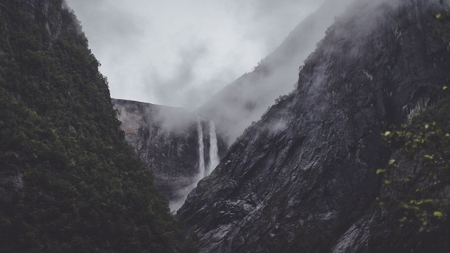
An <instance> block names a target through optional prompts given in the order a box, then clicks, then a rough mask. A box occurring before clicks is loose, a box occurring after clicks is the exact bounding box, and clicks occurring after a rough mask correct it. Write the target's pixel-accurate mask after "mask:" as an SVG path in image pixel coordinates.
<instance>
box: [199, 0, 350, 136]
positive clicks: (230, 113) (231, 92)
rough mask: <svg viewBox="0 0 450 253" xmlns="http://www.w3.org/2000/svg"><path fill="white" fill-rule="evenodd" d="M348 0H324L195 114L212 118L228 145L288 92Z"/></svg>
mask: <svg viewBox="0 0 450 253" xmlns="http://www.w3.org/2000/svg"><path fill="white" fill-rule="evenodd" d="M348 2H350V0H345V1H325V3H324V4H323V5H322V6H321V7H320V8H319V9H318V10H317V11H316V12H314V13H313V14H311V15H310V16H308V17H307V18H306V19H305V20H303V21H302V22H301V23H300V24H298V25H297V27H295V29H294V30H293V31H292V32H291V33H290V34H289V36H288V37H287V38H286V39H285V40H284V41H283V43H282V44H281V45H280V46H279V47H278V48H277V49H276V50H275V51H274V52H273V53H271V54H270V55H269V56H267V57H266V58H265V59H263V60H262V61H261V62H260V63H259V64H258V66H256V67H255V69H254V70H253V71H252V72H251V73H247V74H245V75H243V76H241V77H240V78H239V79H237V80H236V81H234V82H233V83H231V84H229V85H228V86H226V87H225V88H224V89H223V90H222V91H220V92H219V93H218V94H216V95H214V96H213V97H212V98H211V99H210V100H209V101H208V102H206V103H205V104H204V105H203V106H201V107H200V108H198V109H197V110H196V111H195V113H196V114H198V115H200V116H201V117H203V118H207V119H211V120H213V121H214V122H215V123H216V125H217V132H218V134H219V135H220V136H221V137H222V138H224V140H225V141H226V142H227V144H228V145H230V144H231V143H233V142H234V141H235V139H236V138H237V137H238V136H239V135H241V134H242V133H243V132H244V129H245V128H247V127H248V126H250V124H251V123H252V122H253V121H258V120H259V119H260V118H261V115H262V114H263V113H264V112H265V111H267V108H268V107H269V106H271V105H272V104H273V103H274V101H275V99H276V98H278V97H279V96H280V95H285V94H287V93H289V92H290V91H292V89H293V86H294V84H295V83H296V82H297V73H298V68H299V66H300V65H302V63H303V61H304V60H305V59H306V57H307V56H308V55H309V54H310V53H311V52H312V51H313V50H314V48H315V47H316V43H317V42H318V41H319V40H320V39H322V38H323V37H324V35H325V30H326V29H327V28H328V27H329V26H330V25H331V24H332V23H333V19H334V17H335V16H336V15H338V14H339V13H341V12H342V10H343V9H344V7H345V6H346V5H347V3H348Z"/></svg>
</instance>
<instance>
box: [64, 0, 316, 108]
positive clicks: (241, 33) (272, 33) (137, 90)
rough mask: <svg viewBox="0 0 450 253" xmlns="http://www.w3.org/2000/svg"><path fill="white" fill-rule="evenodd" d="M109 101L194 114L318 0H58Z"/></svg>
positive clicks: (276, 42)
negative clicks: (74, 20)
mask: <svg viewBox="0 0 450 253" xmlns="http://www.w3.org/2000/svg"><path fill="white" fill-rule="evenodd" d="M66 1H67V2H68V4H69V7H70V8H71V9H73V10H74V12H75V15H76V16H77V17H78V19H79V20H80V21H81V25H82V27H83V31H84V33H85V34H86V37H87V38H88V40H89V46H90V48H91V50H92V52H93V53H94V55H95V56H96V57H97V59H98V60H99V61H100V63H101V64H102V66H101V67H100V71H101V72H102V73H103V75H105V76H106V77H107V78H108V81H109V88H110V91H111V97H113V98H121V99H130V100H137V101H142V102H149V103H154V104H162V105H168V106H175V107H183V108H186V109H188V110H191V111H192V110H194V109H196V108H197V107H199V106H201V105H202V104H203V103H205V102H206V101H207V100H208V99H209V98H210V97H211V96H212V95H214V94H215V93H217V92H218V91H220V90H221V89H222V88H223V87H224V86H226V85H227V84H229V83H231V82H232V81H234V80H235V79H236V78H238V77H239V76H241V75H242V74H244V73H245V72H250V71H252V69H253V67H254V66H256V65H257V63H258V62H259V61H260V60H261V59H262V58H264V57H265V56H267V55H268V54H269V53H270V52H272V51H273V50H274V49H275V48H276V47H277V46H278V45H279V44H280V43H281V42H282V41H283V40H284V38H285V37H286V36H287V35H288V34H289V32H290V31H291V30H292V29H293V28H294V27H295V26H296V25H297V24H298V23H300V21H302V20H303V19H304V18H305V17H306V16H307V15H308V14H310V13H311V12H313V11H314V10H316V9H317V8H318V7H319V5H320V4H321V3H322V0H278V1H274V0H222V1H219V0H165V1H164V0H158V1H157V0H66Z"/></svg>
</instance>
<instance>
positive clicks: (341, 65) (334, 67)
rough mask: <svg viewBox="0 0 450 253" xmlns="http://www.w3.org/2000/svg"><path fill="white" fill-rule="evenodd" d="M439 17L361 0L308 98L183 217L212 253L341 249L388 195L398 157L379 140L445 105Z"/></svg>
mask: <svg viewBox="0 0 450 253" xmlns="http://www.w3.org/2000/svg"><path fill="white" fill-rule="evenodd" d="M439 8H441V5H439V3H438V1H425V0H408V1H397V2H395V1H394V2H392V1H377V2H374V1H366V0H362V1H358V2H357V3H354V4H353V5H352V6H351V8H350V9H348V10H347V11H346V12H345V14H344V15H343V16H341V17H340V18H338V19H337V20H336V22H335V24H334V25H333V26H332V27H330V28H329V29H328V31H327V34H326V36H325V38H324V39H323V40H322V41H321V42H320V43H319V44H318V47H317V49H316V51H315V52H314V53H313V54H312V55H310V57H309V58H308V59H307V60H306V61H305V65H304V67H303V68H302V70H301V71H300V73H299V81H298V88H297V89H296V90H295V91H294V92H292V93H291V94H290V95H289V96H287V97H286V98H284V99H281V100H280V101H278V103H277V104H276V105H274V106H272V108H271V109H270V110H269V111H268V112H267V113H266V114H265V115H264V116H263V117H262V119H261V120H260V121H259V122H257V123H255V124H253V125H252V126H251V127H250V128H248V129H247V130H246V131H245V132H244V134H243V135H242V136H241V137H240V138H239V139H238V140H237V141H236V143H234V144H233V145H232V147H231V148H230V150H229V152H228V154H227V155H226V156H225V157H224V158H223V159H222V162H221V164H220V165H219V166H218V168H217V169H216V170H215V171H214V172H213V173H212V175H210V176H209V177H207V178H206V179H204V180H202V181H200V182H199V184H198V187H197V188H196V189H194V190H193V192H192V193H191V194H190V195H189V197H188V199H187V200H186V203H185V205H184V206H183V207H182V208H181V209H180V210H179V211H178V214H177V216H178V218H179V220H181V221H182V222H183V224H184V225H185V227H186V228H187V229H188V230H189V231H192V232H196V233H197V234H198V236H199V238H200V247H201V251H202V252H330V251H331V250H332V248H333V247H334V245H336V244H337V243H338V241H339V240H338V239H339V238H340V237H341V236H343V235H344V233H345V232H346V231H347V230H349V229H350V228H351V227H352V225H353V224H354V223H355V222H356V221H358V220H359V219H361V218H362V217H363V215H364V214H365V212H366V211H367V210H368V209H369V207H370V205H371V203H373V201H374V199H375V198H376V196H378V195H379V190H380V184H379V180H380V178H379V177H377V176H376V174H375V171H376V170H377V169H379V168H384V167H385V164H386V163H387V160H388V159H389V157H390V152H389V149H387V148H383V147H382V146H381V143H380V138H381V133H382V132H384V131H385V130H386V129H387V128H388V127H389V126H390V125H391V124H400V123H402V122H405V120H406V119H407V118H408V115H409V114H410V113H411V112H412V111H414V110H415V109H416V108H421V107H424V106H427V105H429V104H432V103H435V102H436V101H437V100H438V99H439V95H440V91H441V88H442V86H444V84H447V83H448V81H449V80H450V73H449V72H448V69H449V67H450V53H449V52H448V50H447V43H445V42H444V41H443V40H442V39H441V36H436V35H437V31H439V30H440V28H441V27H440V24H439V22H438V21H437V20H436V19H435V18H434V16H435V14H436V13H437V12H438V10H439ZM353 239H354V238H353ZM335 249H336V248H335ZM359 249H361V252H368V251H367V250H368V249H367V248H366V249H362V248H359ZM335 252H355V251H351V250H348V251H339V250H336V251H335ZM374 252H376V251H374Z"/></svg>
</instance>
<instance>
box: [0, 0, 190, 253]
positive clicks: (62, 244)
mask: <svg viewBox="0 0 450 253" xmlns="http://www.w3.org/2000/svg"><path fill="white" fill-rule="evenodd" d="M63 5H64V3H63V2H62V0H2V1H1V2H0V238H1V240H0V252H195V251H196V247H195V244H194V243H193V242H192V240H190V239H187V238H186V236H185V235H184V233H183V232H182V231H181V230H180V228H179V227H178V223H177V222H176V220H175V219H174V217H173V216H172V215H171V214H170V213H169V208H168V204H167V201H166V200H165V199H164V198H163V197H162V196H161V195H160V194H159V193H158V192H157V191H156V190H155V188H154V187H153V184H152V176H151V175H150V174H149V173H148V172H147V171H146V169H145V168H144V166H143V165H142V164H141V163H140V161H139V160H138V159H137V158H136V157H135V156H134V155H133V153H132V151H131V149H130V148H129V146H128V145H127V144H126V142H125V140H124V136H123V133H122V132H121V131H120V129H119V126H120V123H119V121H118V120H117V119H116V117H115V111H114V110H113V109H112V106H111V98H110V95H109V90H108V86H107V81H106V78H105V77H103V76H102V75H101V74H100V73H99V72H98V66H99V62H98V61H97V60H96V59H95V58H94V56H93V55H92V53H91V52H90V50H89V49H88V47H87V40H86V38H85V36H84V35H83V34H82V32H81V27H80V25H79V24H78V22H77V21H76V18H75V16H74V14H73V13H72V12H71V11H70V10H67V9H66V8H63Z"/></svg>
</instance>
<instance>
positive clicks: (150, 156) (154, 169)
mask: <svg viewBox="0 0 450 253" xmlns="http://www.w3.org/2000/svg"><path fill="white" fill-rule="evenodd" d="M112 103H113V106H114V108H115V109H116V110H117V118H118V119H119V120H120V121H121V122H122V125H121V128H122V130H123V131H124V132H125V140H126V141H127V142H128V143H129V144H130V145H131V147H132V148H133V150H134V152H135V154H137V155H138V156H139V157H140V158H141V160H142V161H143V162H144V164H145V165H146V166H147V168H148V170H149V171H150V172H151V173H152V174H153V175H154V184H155V186H156V187H157V188H158V190H159V191H160V192H161V193H162V194H164V196H166V198H167V199H168V200H169V203H170V207H171V210H177V209H178V208H179V207H180V206H181V205H182V204H183V202H184V200H185V199H186V196H187V194H188V193H189V192H190V191H191V190H192V189H193V188H194V187H195V186H196V184H197V182H198V181H199V180H200V179H201V178H203V177H204V176H205V175H206V174H209V172H210V170H213V169H214V168H212V167H215V165H217V164H215V165H214V164H213V165H211V154H210V153H211V148H212V147H211V140H210V138H211V136H212V135H211V133H210V132H211V127H212V125H211V124H213V123H212V122H210V121H208V120H205V119H201V118H199V117H197V116H196V115H194V114H192V113H190V112H188V111H186V110H185V109H181V108H174V107H168V106H161V105H153V104H149V103H141V102H136V101H128V100H120V99H113V100H112ZM199 123H200V124H201V125H200V127H199ZM200 129H201V136H200V135H199V133H200V131H199V130H200ZM199 138H201V140H202V143H200V142H199ZM216 144H218V146H219V148H218V149H217V147H216V150H215V153H216V154H213V155H212V157H213V158H214V155H216V156H217V155H218V154H217V152H218V151H219V150H220V152H219V155H220V154H222V156H224V152H225V150H226V147H225V144H224V142H223V141H220V140H219V141H218V142H216Z"/></svg>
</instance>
